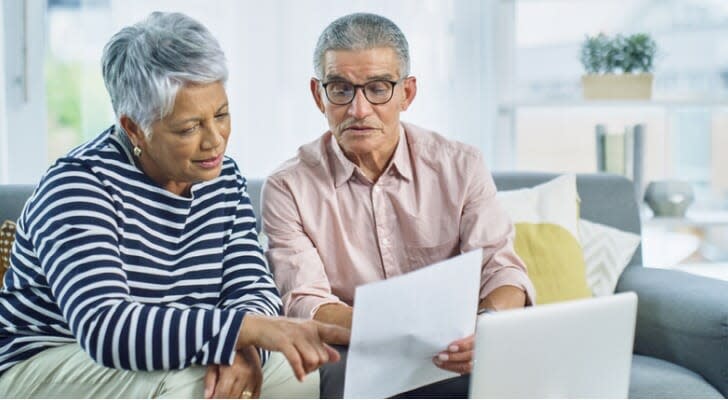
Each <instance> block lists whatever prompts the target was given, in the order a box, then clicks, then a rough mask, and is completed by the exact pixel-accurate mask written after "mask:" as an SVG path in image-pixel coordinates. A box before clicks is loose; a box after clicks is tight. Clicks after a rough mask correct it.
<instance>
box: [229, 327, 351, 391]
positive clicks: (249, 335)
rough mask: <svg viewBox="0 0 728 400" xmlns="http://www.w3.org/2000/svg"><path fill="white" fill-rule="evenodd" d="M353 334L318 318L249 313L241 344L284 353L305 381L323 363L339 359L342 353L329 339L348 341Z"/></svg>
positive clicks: (240, 338) (242, 331)
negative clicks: (305, 318)
mask: <svg viewBox="0 0 728 400" xmlns="http://www.w3.org/2000/svg"><path fill="white" fill-rule="evenodd" d="M350 335H351V331H350V330H349V329H346V328H342V327H340V326H336V325H329V324H323V323H321V322H318V321H313V320H303V319H294V318H284V317H267V316H262V315H255V314H247V315H246V316H245V319H244V320H243V327H242V328H241V329H240V334H239V336H238V348H242V347H245V346H249V345H254V346H256V347H262V348H264V349H267V350H272V351H279V352H281V353H283V355H284V356H285V357H286V359H288V363H289V364H291V367H292V368H293V372H294V373H295V374H296V378H298V380H299V381H302V380H303V378H304V377H305V376H306V375H307V374H308V373H310V372H311V371H315V370H316V369H317V368H318V367H320V366H321V365H322V364H324V363H327V362H336V361H338V360H339V353H338V352H337V351H336V350H334V349H333V348H332V347H331V346H329V345H328V344H327V343H331V344H347V343H349V336H350Z"/></svg>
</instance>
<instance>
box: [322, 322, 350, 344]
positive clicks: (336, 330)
mask: <svg viewBox="0 0 728 400" xmlns="http://www.w3.org/2000/svg"><path fill="white" fill-rule="evenodd" d="M316 327H317V328H318V334H319V337H320V338H321V341H323V342H325V343H329V344H341V345H348V344H349V338H350V337H351V331H350V330H349V329H346V328H343V327H340V326H337V325H331V324H322V323H317V324H316Z"/></svg>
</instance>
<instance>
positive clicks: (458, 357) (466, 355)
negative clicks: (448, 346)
mask: <svg viewBox="0 0 728 400" xmlns="http://www.w3.org/2000/svg"><path fill="white" fill-rule="evenodd" d="M435 358H436V359H437V360H439V361H441V362H469V361H472V360H473V351H472V350H471V351H463V352H460V353H448V352H442V353H439V354H438V355H436V356H435Z"/></svg>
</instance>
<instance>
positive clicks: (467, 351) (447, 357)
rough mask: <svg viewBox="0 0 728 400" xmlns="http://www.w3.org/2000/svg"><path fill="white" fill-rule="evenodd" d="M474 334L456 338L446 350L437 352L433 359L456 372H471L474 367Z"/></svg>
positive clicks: (437, 363)
mask: <svg viewBox="0 0 728 400" xmlns="http://www.w3.org/2000/svg"><path fill="white" fill-rule="evenodd" d="M474 343H475V339H474V335H470V336H468V337H465V338H463V339H460V340H456V341H454V342H452V343H450V344H449V345H448V346H447V349H446V350H445V351H442V352H440V353H437V355H436V356H435V357H434V358H433V359H432V361H433V362H434V363H435V365H437V366H438V367H440V368H442V369H444V370H447V371H452V372H456V373H458V374H461V375H462V374H469V373H470V371H471V370H472V369H473V345H474Z"/></svg>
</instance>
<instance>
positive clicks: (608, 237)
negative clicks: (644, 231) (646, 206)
mask: <svg viewBox="0 0 728 400" xmlns="http://www.w3.org/2000/svg"><path fill="white" fill-rule="evenodd" d="M579 242H580V243H581V248H582V249H583V250H584V261H586V280H587V282H588V283H589V287H590V288H591V291H592V293H594V295H595V296H607V295H610V294H613V293H614V289H615V288H616V287H617V280H619V276H620V275H621V274H622V271H623V270H624V268H625V267H627V264H628V263H629V260H631V259H632V255H633V254H634V252H635V250H637V246H639V244H640V237H639V235H635V234H634V233H631V232H624V231H620V230H619V229H615V228H612V227H611V226H607V225H602V224H597V223H594V222H590V221H587V220H585V219H581V220H579Z"/></svg>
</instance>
